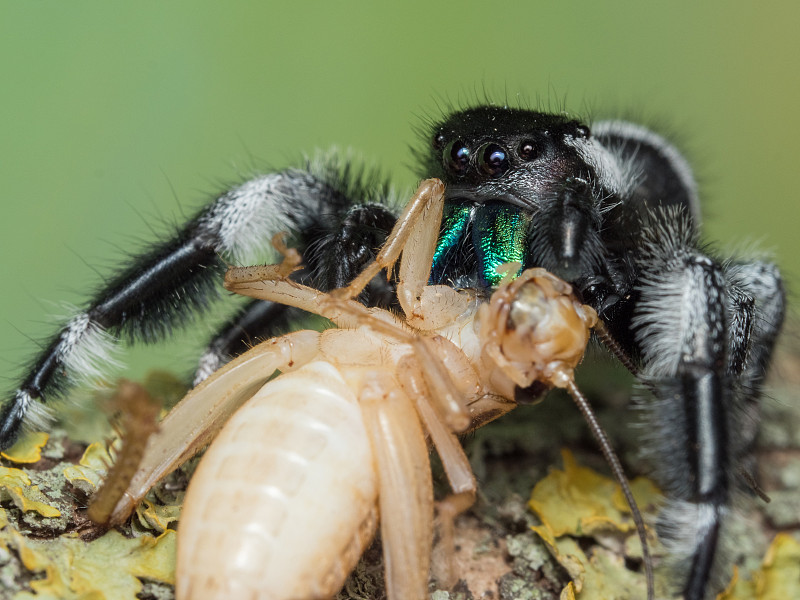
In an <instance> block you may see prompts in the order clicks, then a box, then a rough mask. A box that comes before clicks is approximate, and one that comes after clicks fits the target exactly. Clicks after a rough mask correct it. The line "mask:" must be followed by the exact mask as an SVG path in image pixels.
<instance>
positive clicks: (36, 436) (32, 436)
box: [0, 431, 50, 464]
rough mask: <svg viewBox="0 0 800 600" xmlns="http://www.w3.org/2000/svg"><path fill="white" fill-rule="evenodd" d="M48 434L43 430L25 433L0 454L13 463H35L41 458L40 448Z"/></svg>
mask: <svg viewBox="0 0 800 600" xmlns="http://www.w3.org/2000/svg"><path fill="white" fill-rule="evenodd" d="M49 439H50V436H49V435H48V434H46V433H44V432H41V431H39V432H36V433H26V434H25V435H23V436H22V437H21V438H20V439H19V440H17V443H16V444H14V445H13V446H11V448H9V449H8V450H6V451H5V452H0V456H2V457H3V458H5V459H8V460H10V461H11V462H13V463H20V464H22V463H25V464H28V463H35V462H39V460H40V459H41V458H42V448H44V446H45V444H47V440H49Z"/></svg>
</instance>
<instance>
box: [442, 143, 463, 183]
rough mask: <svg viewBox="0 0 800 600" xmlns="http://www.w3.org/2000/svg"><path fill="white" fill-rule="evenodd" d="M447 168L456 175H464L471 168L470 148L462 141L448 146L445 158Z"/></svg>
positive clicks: (445, 150)
mask: <svg viewBox="0 0 800 600" xmlns="http://www.w3.org/2000/svg"><path fill="white" fill-rule="evenodd" d="M442 157H443V158H444V164H445V166H446V167H447V168H448V169H449V170H450V172H451V173H453V174H455V175H463V174H464V173H466V172H467V167H469V148H468V147H467V145H466V144H465V143H464V142H463V141H461V140H455V141H453V142H450V143H449V144H447V147H445V149H444V153H443V156H442Z"/></svg>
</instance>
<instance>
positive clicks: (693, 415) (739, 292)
mask: <svg viewBox="0 0 800 600" xmlns="http://www.w3.org/2000/svg"><path fill="white" fill-rule="evenodd" d="M656 214H657V215H658V216H657V217H656V218H655V219H654V221H653V222H651V223H649V224H648V225H647V226H646V228H645V229H644V231H645V238H646V239H645V244H644V253H643V255H642V256H641V257H640V258H639V259H638V260H637V263H638V265H639V267H640V271H639V277H638V279H639V299H638V301H637V303H636V306H635V307H634V311H633V319H632V326H633V328H634V329H635V331H636V338H637V341H638V343H639V347H640V348H641V351H642V359H643V365H644V367H643V371H642V373H641V379H642V381H643V382H644V383H645V385H646V386H647V387H649V389H650V390H651V391H652V392H653V393H654V399H653V400H652V401H650V402H646V403H645V407H646V411H647V414H648V423H649V425H650V435H651V437H652V439H651V442H652V443H651V447H650V452H651V453H652V458H653V462H654V464H655V465H656V467H657V469H658V474H659V476H660V480H661V481H660V482H661V484H662V486H663V487H664V488H665V491H666V493H667V496H668V498H669V502H668V504H667V506H666V507H665V509H664V510H663V512H662V513H661V516H660V518H659V529H660V531H661V535H662V538H663V539H664V540H665V542H666V546H667V548H668V549H669V550H670V552H671V553H672V555H673V558H676V559H677V560H678V562H679V563H680V569H679V571H680V572H681V573H684V574H685V579H684V580H683V581H681V582H679V585H680V586H681V588H682V593H683V596H684V597H685V598H686V599H687V600H700V599H702V598H705V597H707V595H708V592H709V590H710V589H711V588H712V587H715V586H716V585H717V584H718V583H719V582H714V581H713V580H714V578H715V575H716V574H717V573H718V570H717V569H716V568H715V567H718V566H720V564H721V562H722V561H721V558H720V545H721V544H720V536H721V534H722V527H723V525H724V519H725V516H724V515H725V513H726V512H727V510H728V506H729V505H730V502H731V496H732V494H733V493H734V490H735V489H736V487H737V484H738V482H737V472H738V471H739V470H740V469H741V464H740V463H741V458H742V446H743V440H742V433H741V432H742V428H743V420H742V410H741V408H742V404H743V402H745V400H747V399H748V398H749V399H750V400H752V401H754V400H755V399H756V398H757V396H758V392H759V391H760V382H761V379H762V377H763V371H764V369H765V367H766V365H767V363H768V361H769V357H770V354H771V351H772V346H773V343H774V339H775V335H776V333H777V330H778V329H779V327H780V322H781V319H782V313H783V293H782V288H781V285H780V279H779V278H778V276H777V271H776V270H775V269H774V268H772V269H771V270H770V269H768V268H766V266H765V265H762V266H764V269H762V271H763V272H764V273H771V274H772V278H771V279H770V278H769V277H766V276H765V277H764V278H763V281H762V282H755V281H752V280H751V279H746V278H745V279H743V278H741V277H737V276H735V275H734V273H735V272H736V271H735V269H733V270H732V267H731V266H730V265H725V266H723V265H721V264H720V263H718V262H717V261H715V260H712V259H711V258H709V257H708V256H707V255H705V254H704V253H703V252H702V251H700V250H698V247H697V242H696V234H695V232H694V230H693V227H692V224H691V221H690V220H689V219H687V218H686V217H685V216H684V215H682V214H681V213H680V212H679V211H672V210H666V211H663V212H660V213H659V212H657V213H656ZM758 264H759V263H754V264H753V265H751V266H749V267H743V268H742V269H741V270H742V271H747V270H748V269H755V268H757V265H758ZM756 323H759V325H757V326H756ZM744 389H746V391H745V392H743V390H744Z"/></svg>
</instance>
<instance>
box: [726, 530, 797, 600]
mask: <svg viewBox="0 0 800 600" xmlns="http://www.w3.org/2000/svg"><path fill="white" fill-rule="evenodd" d="M788 598H800V542H798V541H797V540H796V539H795V538H794V537H792V536H791V535H789V534H788V533H779V534H778V535H776V536H775V538H774V539H773V540H772V544H770V547H769V549H767V553H766V555H765V556H764V561H763V563H762V564H761V568H760V569H759V570H758V571H756V572H755V573H753V576H752V577H751V578H749V579H743V578H740V577H739V576H738V572H734V575H733V578H732V580H731V583H730V584H729V585H728V587H727V589H725V591H724V592H722V593H721V594H720V595H718V596H717V600H787V599H788Z"/></svg>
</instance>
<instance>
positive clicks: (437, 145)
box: [433, 131, 447, 150]
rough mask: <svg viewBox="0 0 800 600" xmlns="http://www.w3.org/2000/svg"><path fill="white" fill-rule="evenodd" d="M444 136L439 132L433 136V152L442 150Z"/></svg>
mask: <svg viewBox="0 0 800 600" xmlns="http://www.w3.org/2000/svg"><path fill="white" fill-rule="evenodd" d="M445 139H447V138H445V135H444V134H443V133H442V132H441V131H440V132H439V133H436V134H434V136H433V149H434V150H441V149H442V148H444V141H445Z"/></svg>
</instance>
